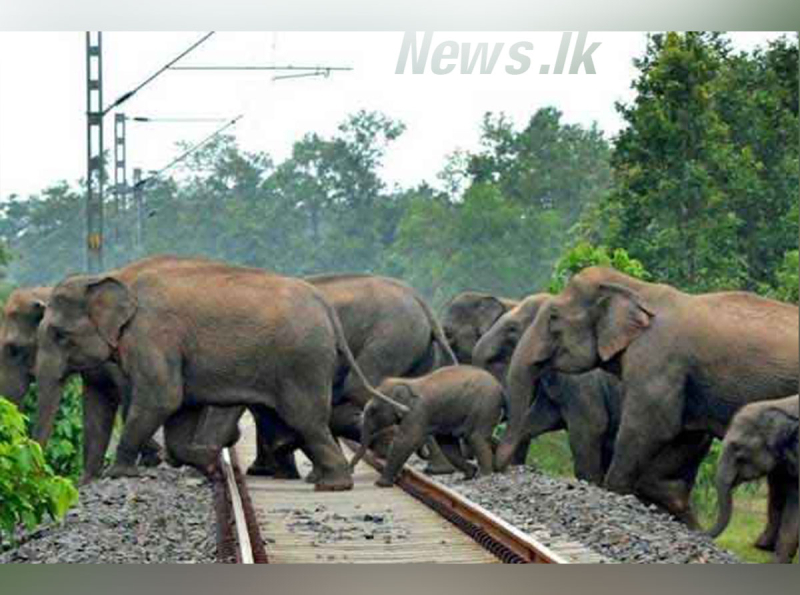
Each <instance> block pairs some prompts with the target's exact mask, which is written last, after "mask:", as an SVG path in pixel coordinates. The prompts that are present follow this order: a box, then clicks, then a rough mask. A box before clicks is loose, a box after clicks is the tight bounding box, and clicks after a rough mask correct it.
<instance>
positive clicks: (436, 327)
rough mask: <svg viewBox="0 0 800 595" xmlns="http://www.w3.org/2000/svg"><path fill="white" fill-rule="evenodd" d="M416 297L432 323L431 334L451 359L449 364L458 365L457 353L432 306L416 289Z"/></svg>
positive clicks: (429, 322)
mask: <svg viewBox="0 0 800 595" xmlns="http://www.w3.org/2000/svg"><path fill="white" fill-rule="evenodd" d="M414 299H416V300H417V303H418V304H419V307H420V308H422V311H423V312H424V313H425V317H426V318H427V319H428V324H430V325H431V335H432V336H433V340H434V341H435V342H436V343H438V344H439V348H440V349H441V350H442V351H443V352H444V354H445V355H446V356H447V359H448V360H450V361H449V363H448V364H447V365H451V366H457V365H458V358H456V354H455V353H453V350H452V348H451V347H450V343H448V341H447V337H446V336H445V334H444V329H443V328H442V325H441V324H439V321H438V320H437V319H436V316H434V314H433V312H432V311H431V309H430V306H428V304H427V303H426V302H425V300H424V299H422V296H420V295H419V294H417V292H416V291H415V292H414Z"/></svg>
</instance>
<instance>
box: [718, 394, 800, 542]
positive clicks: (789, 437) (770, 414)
mask: <svg viewBox="0 0 800 595" xmlns="http://www.w3.org/2000/svg"><path fill="white" fill-rule="evenodd" d="M797 399H798V398H797V397H792V398H790V399H783V400H781V401H766V402H763V403H753V404H752V405H748V406H746V407H744V408H743V409H741V410H740V411H739V413H737V415H736V416H735V417H734V419H733V421H732V422H731V425H730V427H729V429H728V431H727V432H726V433H725V438H724V440H723V442H722V453H721V455H720V457H719V461H718V463H717V474H716V478H715V484H716V489H717V500H718V503H719V511H718V515H717V522H716V524H715V525H714V527H713V528H712V529H711V530H710V531H709V534H710V535H711V537H718V536H719V535H720V534H722V532H723V531H725V529H726V528H727V527H728V524H729V523H730V520H731V515H732V513H733V492H734V490H735V489H736V487H737V486H739V485H740V484H742V483H744V482H747V481H753V480H756V479H759V478H761V477H764V476H766V475H768V474H769V473H771V472H772V471H773V470H774V469H775V468H776V467H778V466H779V465H784V466H785V468H786V470H787V471H788V472H789V474H790V475H793V476H794V477H795V480H794V481H797V428H798V418H797V408H798V405H797ZM790 401H794V402H793V403H792V402H790ZM782 402H784V403H788V408H787V407H786V406H775V404H779V403H782ZM792 407H793V409H792Z"/></svg>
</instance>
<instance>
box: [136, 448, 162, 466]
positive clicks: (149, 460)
mask: <svg viewBox="0 0 800 595" xmlns="http://www.w3.org/2000/svg"><path fill="white" fill-rule="evenodd" d="M162 461H163V459H162V458H161V453H159V452H158V451H147V452H143V453H142V455H141V457H140V458H139V464H141V465H142V466H144V467H158V466H159V465H160V464H161V462H162Z"/></svg>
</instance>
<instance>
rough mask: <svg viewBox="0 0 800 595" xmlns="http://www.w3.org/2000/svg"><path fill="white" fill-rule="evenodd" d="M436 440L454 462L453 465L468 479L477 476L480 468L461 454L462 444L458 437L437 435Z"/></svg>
mask: <svg viewBox="0 0 800 595" xmlns="http://www.w3.org/2000/svg"><path fill="white" fill-rule="evenodd" d="M436 440H437V442H439V445H440V446H441V447H442V452H443V453H444V456H446V457H447V458H448V460H449V461H450V462H451V463H452V464H453V467H455V468H456V469H458V470H459V471H461V472H462V473H463V474H464V477H465V478H466V479H472V478H473V477H475V474H476V473H477V472H478V469H477V467H475V465H473V464H472V463H470V462H469V461H468V460H467V459H465V458H464V455H463V454H461V446H460V445H459V441H458V439H452V438H450V437H449V436H448V437H445V436H437V437H436Z"/></svg>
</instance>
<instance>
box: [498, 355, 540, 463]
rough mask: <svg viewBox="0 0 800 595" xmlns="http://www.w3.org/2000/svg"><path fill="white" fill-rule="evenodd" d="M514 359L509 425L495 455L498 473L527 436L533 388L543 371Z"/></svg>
mask: <svg viewBox="0 0 800 595" xmlns="http://www.w3.org/2000/svg"><path fill="white" fill-rule="evenodd" d="M514 359H516V358H512V362H511V367H510V368H509V371H508V377H507V383H508V386H507V392H508V402H507V408H508V423H507V425H506V432H505V434H504V435H503V439H502V440H501V441H500V444H499V445H498V447H497V452H496V453H495V469H496V470H497V471H504V470H505V469H506V468H507V467H508V466H509V465H510V464H511V461H512V459H513V457H514V452H515V451H516V449H517V447H518V446H519V443H520V441H521V440H522V437H523V435H524V434H525V422H526V420H527V417H528V416H527V413H528V410H529V408H530V403H531V396H532V395H533V388H534V386H536V382H537V380H538V378H539V375H540V374H541V373H542V371H543V367H542V366H540V365H534V366H533V368H530V367H528V366H522V365H517V364H515V362H514Z"/></svg>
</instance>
